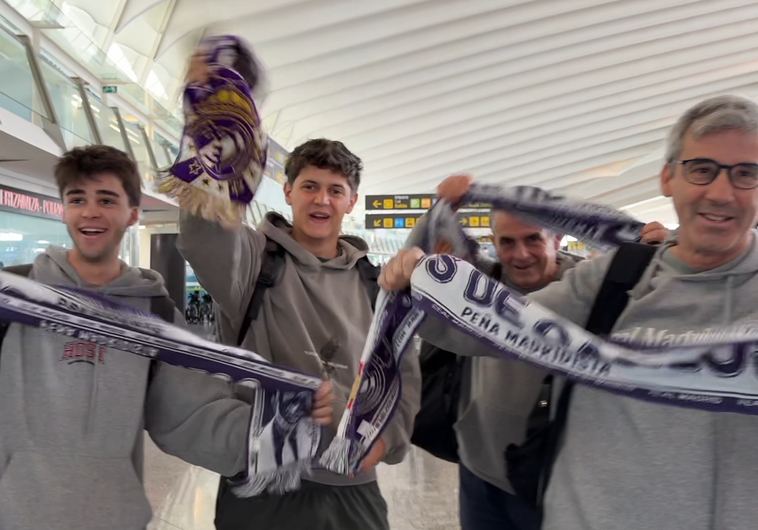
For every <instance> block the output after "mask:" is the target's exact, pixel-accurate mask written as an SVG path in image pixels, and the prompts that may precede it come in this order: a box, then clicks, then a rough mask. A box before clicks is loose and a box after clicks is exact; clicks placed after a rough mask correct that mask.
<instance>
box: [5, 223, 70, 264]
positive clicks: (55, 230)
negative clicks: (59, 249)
mask: <svg viewBox="0 0 758 530" xmlns="http://www.w3.org/2000/svg"><path fill="white" fill-rule="evenodd" d="M48 245H58V246H65V247H66V248H71V238H70V237H69V235H68V231H67V230H66V225H64V224H63V223H61V222H60V221H53V220H52V219H40V218H37V217H31V216H28V215H19V214H15V213H8V212H0V263H1V265H0V266H3V267H7V266H9V265H21V264H24V263H31V262H33V261H34V258H35V257H37V255H38V254H40V253H41V252H44V251H45V249H46V248H47V247H48Z"/></svg>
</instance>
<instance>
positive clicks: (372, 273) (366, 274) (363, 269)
mask: <svg viewBox="0 0 758 530" xmlns="http://www.w3.org/2000/svg"><path fill="white" fill-rule="evenodd" d="M355 266H356V267H357V268H358V274H359V275H360V277H361V283H363V286H364V287H365V288H366V292H367V293H368V297H369V300H371V310H372V311H374V310H375V309H376V298H377V296H379V284H378V283H377V282H378V281H379V275H380V274H381V272H382V269H381V268H380V267H376V266H375V265H374V264H373V263H371V261H369V259H368V258H367V257H366V256H363V257H362V258H361V259H359V260H358V261H357V262H356V263H355Z"/></svg>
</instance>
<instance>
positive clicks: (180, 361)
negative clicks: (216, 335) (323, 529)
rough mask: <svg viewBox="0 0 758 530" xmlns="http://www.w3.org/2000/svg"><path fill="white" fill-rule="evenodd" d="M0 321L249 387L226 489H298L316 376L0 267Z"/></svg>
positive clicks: (314, 440) (311, 440)
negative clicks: (239, 462)
mask: <svg viewBox="0 0 758 530" xmlns="http://www.w3.org/2000/svg"><path fill="white" fill-rule="evenodd" d="M0 321H4V322H16V323H19V324H23V325H26V326H32V327H37V328H40V329H42V330H45V331H48V332H51V333H55V334H58V335H65V336H67V337H75V338H77V339H80V340H83V341H87V342H93V343H96V344H100V345H103V346H106V347H109V348H114V349H116V350H120V351H123V352H127V353H131V354H134V355H140V356H143V357H147V358H150V359H153V360H156V361H161V362H164V363H167V364H171V365H174V366H181V367H184V368H188V369H190V370H196V371H200V372H205V373H208V374H211V375H212V376H214V377H218V378H220V379H222V380H225V381H228V382H230V383H237V384H239V385H243V386H246V387H249V388H253V389H254V390H255V392H253V393H252V394H253V400H252V404H251V415H250V424H249V429H248V445H247V469H246V472H245V477H244V479H242V480H241V481H240V482H238V483H235V485H234V488H233V491H234V492H235V493H236V494H237V495H238V496H240V497H250V496H253V495H257V494H259V493H262V492H263V491H271V492H276V493H283V492H286V491H291V490H293V489H297V488H298V487H299V485H300V479H301V477H302V476H303V475H305V474H307V473H308V472H309V470H310V468H311V464H312V461H313V459H314V458H315V457H316V453H317V450H318V447H319V442H320V438H321V429H320V427H319V426H317V425H315V424H314V423H313V421H312V420H311V417H310V414H311V405H312V399H313V394H314V392H315V391H316V390H317V389H318V387H319V385H320V383H321V380H320V379H319V378H318V377H314V376H312V375H309V374H305V373H302V372H298V371H297V370H292V369H288V368H281V367H278V366H274V365H272V364H271V363H269V362H268V361H266V360H265V359H264V358H263V357H260V356H258V355H256V354H254V353H251V352H248V351H245V350H242V349H239V348H232V347H228V346H222V345H219V344H215V343H213V342H209V341H206V340H204V339H201V338H199V337H197V336H195V335H193V334H192V333H190V332H189V331H186V330H184V329H182V328H179V327H176V326H173V325H170V324H168V323H166V322H164V321H163V320H161V319H160V318H159V317H157V316H154V315H149V314H146V313H143V312H141V311H139V310H137V309H135V308H133V307H131V306H127V305H121V304H117V303H115V302H112V301H110V300H107V299H105V298H103V297H100V296H98V295H95V294H92V293H87V292H83V291H79V290H75V289H71V288H62V287H50V286H46V285H42V284H39V283H36V282H33V281H31V280H28V279H26V278H23V277H20V276H17V275H14V274H10V273H7V272H0ZM282 432H284V433H286V435H288V436H290V437H291V436H295V437H296V438H297V440H296V442H297V444H298V448H299V449H301V450H300V451H297V452H294V453H293V452H292V451H287V450H286V449H287V448H286V447H285V445H286V444H287V443H288V440H286V439H284V438H286V436H285V437H284V438H283V437H282V436H277V433H282ZM302 449H305V450H302Z"/></svg>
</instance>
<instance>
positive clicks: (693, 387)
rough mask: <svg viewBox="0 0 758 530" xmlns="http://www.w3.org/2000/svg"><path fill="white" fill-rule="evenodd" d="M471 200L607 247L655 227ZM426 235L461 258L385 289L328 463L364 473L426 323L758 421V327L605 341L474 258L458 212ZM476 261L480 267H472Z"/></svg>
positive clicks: (653, 396) (485, 193)
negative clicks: (681, 337) (405, 287)
mask: <svg viewBox="0 0 758 530" xmlns="http://www.w3.org/2000/svg"><path fill="white" fill-rule="evenodd" d="M463 203H489V204H491V205H493V207H495V208H498V209H507V210H508V211H510V212H512V213H513V214H515V215H518V216H520V217H522V218H523V219H524V220H525V222H528V223H531V224H534V225H536V226H540V227H544V228H549V229H552V230H555V231H556V232H558V233H564V234H569V235H573V236H575V237H577V238H578V239H582V240H584V241H586V242H588V243H590V244H592V245H595V246H597V247H601V248H606V249H610V248H614V247H616V246H618V245H619V244H620V243H622V242H625V241H637V240H638V239H639V233H640V229H641V228H642V226H643V224H642V223H640V222H638V221H636V220H634V219H632V218H630V217H628V216H626V215H625V214H623V213H621V212H618V211H616V210H614V209H613V208H611V207H608V206H603V205H596V204H591V203H587V202H582V201H576V200H570V199H568V198H566V197H563V196H560V195H555V194H552V193H550V192H547V191H544V190H541V189H538V188H530V187H520V188H505V189H500V188H497V187H494V186H483V185H474V186H472V188H471V191H470V192H469V193H468V194H467V195H466V197H465V198H464V201H463ZM428 216H429V220H428V224H427V228H426V231H425V232H424V233H420V234H419V233H416V234H414V236H413V237H417V238H418V239H416V240H414V241H409V243H411V244H413V245H416V246H420V247H422V248H423V249H424V250H426V251H432V250H433V249H435V248H439V247H440V246H443V247H445V248H448V249H452V251H451V253H450V254H452V255H432V256H429V257H426V258H425V259H423V260H422V261H421V262H419V264H418V266H417V267H416V270H415V271H414V273H413V276H412V279H411V291H410V292H398V293H387V292H382V293H381V294H380V297H379V300H378V301H377V310H376V314H375V316H374V321H373V324H372V327H371V332H370V333H369V340H368V342H367V343H366V347H365V349H364V351H363V355H362V358H361V363H360V365H359V373H358V377H357V379H356V381H355V385H354V387H353V392H352V394H351V396H350V399H349V402H348V405H347V408H346V410H345V414H344V416H343V417H342V420H341V422H340V426H339V431H338V436H337V438H335V440H334V442H333V443H332V445H331V446H330V447H329V449H328V450H327V451H326V452H325V453H324V455H323V456H322V459H321V463H322V465H324V466H325V467H326V468H327V469H331V470H332V471H335V472H338V473H350V472H355V471H356V470H357V469H358V468H359V466H360V464H361V461H362V460H363V458H364V457H365V456H366V454H367V453H368V451H369V450H370V448H371V446H372V445H373V444H374V443H375V441H376V439H377V438H378V437H379V435H380V434H381V432H382V431H383V429H384V428H385V427H386V425H387V423H388V422H389V421H390V420H391V417H392V414H393V412H394V411H395V409H396V407H397V405H398V402H399V398H400V393H401V391H402V388H401V385H400V378H399V375H398V374H399V371H398V366H399V363H400V359H401V358H402V355H403V352H404V350H405V348H406V347H407V346H408V344H409V342H410V340H411V337H412V336H413V335H414V333H415V332H416V331H417V330H418V327H419V325H420V324H421V322H422V321H423V320H424V318H427V317H429V316H431V317H433V318H437V319H441V320H443V321H444V322H445V323H446V324H447V325H448V326H450V327H451V328H453V329H455V330H457V331H458V332H460V333H463V334H465V335H468V336H470V337H473V338H475V339H476V340H478V341H479V343H480V344H481V345H482V347H483V348H486V349H488V350H490V352H491V353H493V354H494V355H497V356H501V357H503V358H506V359H519V360H522V361H525V362H529V363H531V364H534V365H537V366H539V367H541V368H544V369H547V370H550V371H552V372H554V373H556V374H558V375H561V376H566V377H569V378H571V379H573V380H575V381H576V382H579V383H582V384H587V385H592V386H595V387H597V388H601V389H605V390H608V391H611V392H615V393H618V394H622V395H625V396H630V397H634V398H638V399H644V400H648V401H653V402H660V403H667V404H672V405H677V406H683V407H692V408H698V409H704V410H710V411H717V412H737V413H742V414H758V363H756V362H755V361H756V360H758V355H757V354H758V322H755V323H754V324H746V325H743V326H740V327H739V328H731V329H725V330H723V331H721V332H719V333H714V334H710V335H709V336H706V337H703V338H702V339H699V340H695V341H694V342H693V343H691V344H688V345H686V346H677V347H668V348H663V347H646V346H643V345H634V344H632V345H629V344H626V345H622V344H620V343H616V342H612V341H607V340H603V339H601V338H599V337H596V336H594V335H592V334H590V333H588V332H587V331H585V330H584V329H583V328H581V327H579V326H577V325H575V324H573V323H571V322H569V321H568V320H566V319H564V318H561V317H559V316H558V315H556V314H554V313H553V312H551V311H549V310H547V309H545V308H543V307H541V306H540V305H539V304H536V303H533V302H530V301H528V300H527V299H525V298H524V297H522V296H520V295H519V294H517V293H515V292H513V291H511V290H509V289H508V288H507V287H506V286H505V285H503V284H501V283H499V282H497V281H495V280H492V279H490V278H489V277H487V276H486V275H484V274H482V273H481V272H479V271H478V270H476V269H475V268H474V267H473V266H472V265H471V264H470V263H469V262H468V261H470V260H471V258H472V257H473V255H474V253H475V252H476V245H475V243H474V242H472V241H471V240H469V239H468V238H467V237H466V235H465V234H464V232H463V231H462V230H461V228H460V225H459V224H458V222H457V219H456V216H455V213H454V212H453V210H452V208H451V207H450V205H447V204H444V203H442V202H440V203H438V204H437V205H436V206H435V207H434V208H433V209H432V210H431V211H430V212H429V214H428ZM467 260H468V261H467Z"/></svg>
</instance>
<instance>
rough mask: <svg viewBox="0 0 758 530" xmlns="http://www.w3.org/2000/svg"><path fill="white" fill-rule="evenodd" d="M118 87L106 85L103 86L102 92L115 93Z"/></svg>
mask: <svg viewBox="0 0 758 530" xmlns="http://www.w3.org/2000/svg"><path fill="white" fill-rule="evenodd" d="M117 93H118V87H117V86H116V85H106V86H104V87H103V94H117Z"/></svg>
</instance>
